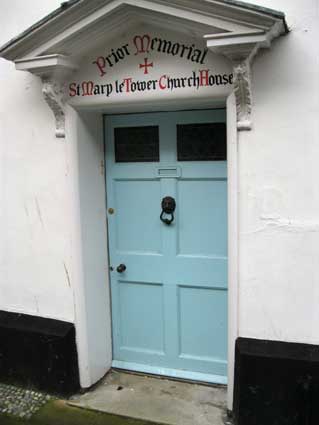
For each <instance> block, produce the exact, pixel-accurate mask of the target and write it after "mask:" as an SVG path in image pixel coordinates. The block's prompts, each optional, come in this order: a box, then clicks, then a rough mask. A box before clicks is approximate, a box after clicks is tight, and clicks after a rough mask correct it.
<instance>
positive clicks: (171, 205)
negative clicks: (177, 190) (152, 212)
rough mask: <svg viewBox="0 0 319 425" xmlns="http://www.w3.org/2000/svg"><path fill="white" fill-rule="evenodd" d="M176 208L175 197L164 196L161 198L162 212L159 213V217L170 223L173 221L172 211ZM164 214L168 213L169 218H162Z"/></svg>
mask: <svg viewBox="0 0 319 425" xmlns="http://www.w3.org/2000/svg"><path fill="white" fill-rule="evenodd" d="M175 208H176V202H175V199H174V198H172V197H171V196H165V198H163V199H162V212H161V215H160V219H161V220H162V222H163V223H165V224H167V225H170V224H171V223H173V221H174V211H175ZM164 214H167V215H170V216H171V218H164Z"/></svg>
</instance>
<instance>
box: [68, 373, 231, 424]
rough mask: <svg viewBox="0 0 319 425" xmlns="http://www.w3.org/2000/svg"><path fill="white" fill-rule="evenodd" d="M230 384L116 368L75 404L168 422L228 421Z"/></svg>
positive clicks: (77, 397)
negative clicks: (222, 384)
mask: <svg viewBox="0 0 319 425" xmlns="http://www.w3.org/2000/svg"><path fill="white" fill-rule="evenodd" d="M226 392H227V390H226V387H224V386H210V385H201V384H196V383H189V382H181V381H173V380H169V379H161V378H157V377H151V376H145V375H136V374H131V373H125V372H120V371H115V370H112V371H111V372H110V373H109V374H108V375H107V376H106V377H105V378H104V379H103V380H102V381H101V382H100V383H99V384H98V385H97V386H96V387H95V388H94V389H92V390H90V391H88V392H87V393H85V394H83V395H79V396H75V397H72V399H71V400H69V401H68V403H69V404H70V405H72V406H76V407H82V408H86V409H93V410H98V411H102V412H107V413H112V414H115V415H121V416H126V417H130V418H136V419H142V420H148V421H153V422H157V423H161V424H168V425H225V424H227V423H230V422H228V420H227V419H226Z"/></svg>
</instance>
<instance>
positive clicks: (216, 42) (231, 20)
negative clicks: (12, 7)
mask: <svg viewBox="0 0 319 425" xmlns="http://www.w3.org/2000/svg"><path fill="white" fill-rule="evenodd" d="M143 22H148V23H153V24H156V25H161V26H162V27H163V28H165V27H166V28H172V27H174V28H176V29H178V30H180V31H181V32H190V31H191V32H192V33H193V34H194V35H196V36H197V37H200V38H202V39H204V40H205V42H206V45H207V48H208V49H210V50H212V51H214V52H215V53H218V54H221V55H224V56H226V57H228V58H229V59H230V60H231V61H232V64H233V73H234V92H235V95H236V102H237V127H238V129H239V130H249V129H250V128H251V108H252V89H251V70H250V69H251V62H252V59H253V57H254V56H255V55H256V53H257V51H258V50H259V49H260V48H264V47H269V46H270V44H271V41H272V40H273V39H274V38H276V37H278V36H280V35H282V34H286V33H287V32H288V28H287V24H286V21H285V16H284V14H283V13H282V12H278V11H275V10H272V9H267V8H263V7H260V6H255V5H252V4H248V3H245V2H242V1H237V0H70V1H67V2H63V3H61V7H60V8H59V9H57V10H55V11H54V12H53V13H51V14H49V15H48V16H47V17H45V18H44V19H42V20H41V21H39V22H37V23H36V24H34V25H33V26H32V27H30V28H29V29H28V30H26V31H24V32H23V33H22V34H20V35H19V36H17V37H16V38H14V39H12V40H10V41H9V42H8V43H7V44H5V45H4V46H2V47H1V48H0V57H3V58H5V59H7V60H10V61H13V62H14V63H15V65H16V69H18V70H23V71H29V72H31V73H32V74H35V75H37V76H39V77H40V78H41V79H42V81H43V94H44V98H45V100H46V101H47V103H48V105H49V106H50V108H51V109H52V111H53V113H54V115H55V119H56V136H57V137H64V127H65V113H64V107H65V99H64V93H65V90H64V87H63V81H64V80H65V79H66V78H67V77H68V75H69V74H70V73H72V72H73V71H75V70H76V69H77V68H78V65H77V59H78V58H79V57H81V56H82V55H84V54H85V53H86V52H88V51H89V50H90V48H92V47H93V44H94V45H95V44H97V43H99V42H100V41H101V40H103V38H104V39H105V38H106V37H108V36H110V35H112V36H114V34H115V33H116V32H117V31H119V29H120V28H121V27H123V26H125V27H128V26H129V25H132V24H134V25H136V24H137V23H143ZM74 52H76V55H75V54H74Z"/></svg>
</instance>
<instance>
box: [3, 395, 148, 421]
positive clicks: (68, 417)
mask: <svg viewBox="0 0 319 425" xmlns="http://www.w3.org/2000/svg"><path fill="white" fill-rule="evenodd" d="M153 424H154V422H148V421H143V420H138V419H131V418H125V417H121V416H116V415H111V414H108V413H102V412H96V411H92V410H86V409H81V408H76V407H71V406H69V405H67V404H66V403H65V402H64V401H61V400H58V401H52V402H49V403H47V404H46V405H45V406H44V407H42V409H40V410H39V412H37V413H36V414H35V415H34V416H33V417H32V418H31V419H29V420H24V419H19V418H14V417H13V416H7V415H1V414H0V425H153Z"/></svg>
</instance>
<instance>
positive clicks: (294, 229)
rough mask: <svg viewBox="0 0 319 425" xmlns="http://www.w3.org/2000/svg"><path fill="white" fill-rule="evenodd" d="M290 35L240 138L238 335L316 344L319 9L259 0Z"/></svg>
mask: <svg viewBox="0 0 319 425" xmlns="http://www.w3.org/2000/svg"><path fill="white" fill-rule="evenodd" d="M253 3H257V4H259V5H262V6H266V7H267V6H268V7H272V8H275V9H277V10H282V11H283V12H285V13H286V15H287V20H288V24H289V26H290V29H291V33H290V34H289V35H287V36H286V37H281V38H280V39H278V40H276V41H275V42H274V43H273V45H272V48H271V50H263V51H261V52H260V53H259V54H258V56H257V57H256V58H255V61H254V65H253V97H254V99H253V100H254V105H253V130H252V131H251V132H243V133H240V134H239V155H240V160H239V181H240V194H239V219H240V222H239V223H240V224H239V227H240V243H239V260H240V273H239V278H240V284H239V333H240V336H244V337H253V338H259V339H273V340H281V341H290V342H304V343H314V344H318V343H319V331H318V323H319V308H318V305H319V267H318V259H319V248H318V247H319V190H318V182H319V166H318V159H319V119H318V117H319V78H318V75H319V48H318V46H319V44H318V40H319V31H318V29H319V25H318V23H319V2H318V0H302V1H301V0H254V1H253Z"/></svg>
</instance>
